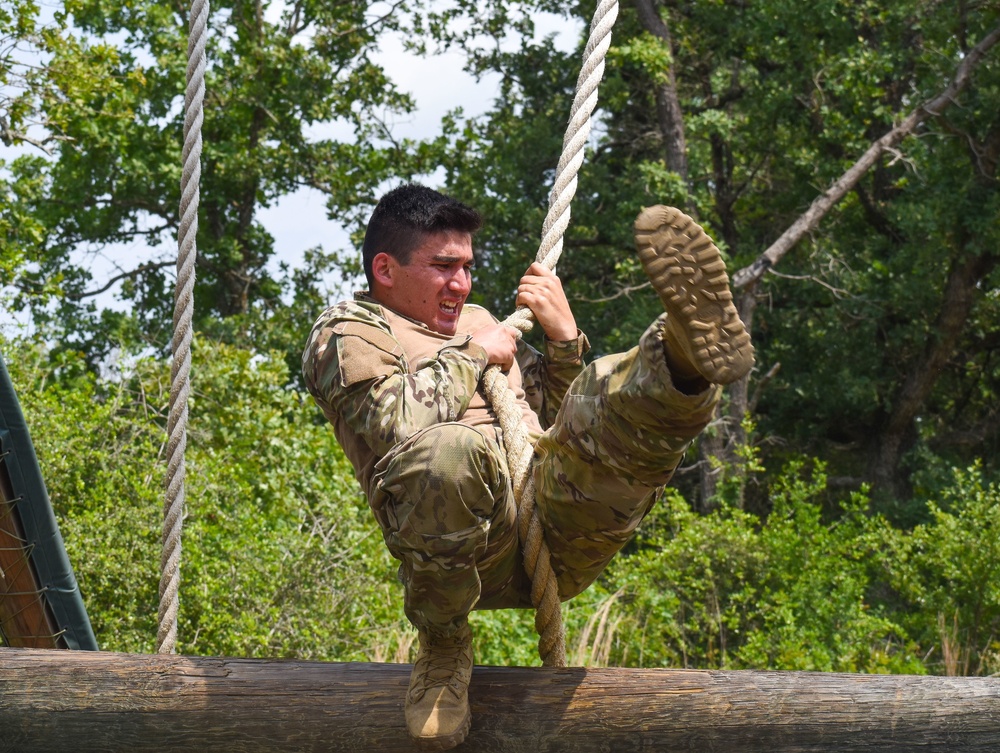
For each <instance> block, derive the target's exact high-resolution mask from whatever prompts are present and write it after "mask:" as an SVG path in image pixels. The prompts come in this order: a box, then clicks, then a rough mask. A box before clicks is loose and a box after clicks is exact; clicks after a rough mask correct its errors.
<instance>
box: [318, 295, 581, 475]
mask: <svg viewBox="0 0 1000 753" xmlns="http://www.w3.org/2000/svg"><path fill="white" fill-rule="evenodd" d="M495 321H496V319H494V318H493V316H492V315H491V314H489V312H487V311H486V310H485V309H483V308H481V307H479V306H474V305H471V304H466V306H465V307H464V308H463V311H462V316H461V319H460V321H459V326H458V334H457V335H456V336H454V337H448V336H446V335H440V334H438V333H435V332H432V331H431V330H429V329H428V328H427V327H426V326H425V325H423V324H421V323H419V322H415V321H413V320H411V319H407V318H406V317H403V316H402V315H400V314H397V313H396V312H393V311H391V310H389V309H386V308H384V307H383V306H381V305H379V304H378V303H377V302H375V301H374V300H372V299H371V298H370V297H368V296H367V295H365V294H356V296H355V300H353V301H343V302H341V303H338V304H336V305H334V306H331V307H330V308H328V309H327V310H326V311H324V312H323V313H322V314H321V315H320V317H319V319H317V320H316V323H315V325H314V326H313V328H312V331H311V332H310V334H309V339H308V342H307V343H306V348H305V351H304V352H303V354H302V373H303V376H304V378H305V383H306V386H307V387H308V389H309V392H310V393H311V394H312V396H313V398H314V399H315V400H316V403H317V405H319V407H320V409H321V410H322V411H323V414H324V415H325V416H326V418H327V420H329V421H330V423H331V424H333V427H334V430H335V432H336V434H337V439H338V440H339V441H340V444H341V445H342V446H343V448H344V452H345V453H346V455H347V457H348V459H349V460H350V461H351V463H352V464H353V465H354V470H355V473H356V475H357V477H358V481H359V482H360V483H361V486H362V488H363V489H364V490H365V491H366V492H367V491H368V485H369V482H370V480H371V476H372V472H373V469H374V466H375V464H376V463H377V462H378V461H379V460H380V459H381V458H382V457H383V456H384V455H385V454H386V453H388V452H389V451H390V450H391V449H392V448H393V447H394V446H396V445H397V444H399V443H400V442H403V441H405V440H406V439H407V438H408V437H409V436H411V435H412V434H414V433H415V432H417V431H420V430H421V429H425V428H427V427H430V426H433V425H434V424H438V423H443V422H448V421H459V422H462V423H468V424H470V425H474V426H482V427H483V428H486V426H487V425H495V423H496V417H495V415H493V412H492V409H491V408H490V407H489V406H488V405H487V403H486V400H485V397H484V395H483V394H482V390H481V386H480V378H481V377H482V375H483V371H484V370H485V368H486V366H487V356H486V351H485V350H483V348H481V347H480V346H479V345H478V344H476V343H474V342H472V340H471V333H472V332H474V331H475V330H477V329H479V328H480V327H483V326H486V325H487V324H490V323H492V322H495ZM588 349H589V344H588V343H587V338H586V336H585V335H583V334H580V335H579V337H577V339H576V340H569V341H566V342H551V341H548V340H546V342H545V351H546V352H545V354H544V355H543V354H541V353H539V352H538V351H537V350H535V349H533V348H531V347H530V346H528V345H527V344H525V343H523V342H521V343H520V344H519V346H518V352H517V363H516V364H515V366H514V367H512V368H511V370H510V372H509V373H508V375H507V376H508V381H509V382H510V384H511V387H512V389H514V392H515V396H516V397H517V398H518V401H519V403H520V404H521V406H522V413H523V414H524V416H525V420H526V422H527V423H528V428H529V432H530V433H531V434H532V435H533V436H535V437H537V435H538V434H540V432H541V430H542V429H543V428H545V427H547V426H548V425H550V424H551V422H552V420H553V419H554V418H555V415H556V413H557V412H558V410H559V406H560V405H561V404H562V400H563V396H564V395H565V394H566V390H567V389H568V388H569V385H570V383H571V382H572V381H573V379H575V378H576V376H577V375H578V374H579V373H580V372H581V371H582V369H583V355H584V353H585V352H586V351H587V350H588Z"/></svg>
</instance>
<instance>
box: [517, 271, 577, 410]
mask: <svg viewBox="0 0 1000 753" xmlns="http://www.w3.org/2000/svg"><path fill="white" fill-rule="evenodd" d="M517 304H518V305H519V306H527V307H528V308H529V309H531V312H532V313H533V314H534V315H535V319H536V320H537V321H538V324H539V325H540V326H541V327H542V329H543V331H544V332H545V352H544V354H543V353H539V352H538V351H536V350H535V349H534V348H531V347H530V346H528V345H526V344H523V343H522V345H521V346H520V347H519V348H518V353H517V362H518V365H519V366H520V367H521V377H522V381H523V384H524V393H525V399H526V400H527V401H528V404H529V405H530V406H531V408H532V410H534V411H535V413H536V414H538V418H539V420H540V421H541V424H542V427H543V428H547V427H549V426H551V425H552V422H553V421H554V420H555V417H556V413H558V412H559V406H561V405H562V401H563V398H564V397H565V396H566V391H567V390H568V389H569V386H570V384H572V382H573V380H574V379H576V377H577V375H578V374H579V373H580V372H581V371H582V370H583V356H584V354H585V353H586V352H587V351H588V350H589V349H590V343H589V342H587V337H586V335H584V334H583V333H582V332H580V330H578V329H577V327H576V319H575V318H574V317H573V312H572V310H571V309H570V306H569V301H568V300H567V299H566V293H565V291H564V290H563V287H562V282H561V281H560V280H559V278H558V277H557V276H556V275H555V273H554V272H552V271H551V270H549V269H548V268H546V267H545V266H544V265H542V264H539V263H538V262H535V263H534V264H532V265H531V266H530V267H528V271H527V272H526V273H525V275H524V276H523V277H522V278H521V281H520V283H519V285H518V288H517Z"/></svg>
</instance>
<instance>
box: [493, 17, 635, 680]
mask: <svg viewBox="0 0 1000 753" xmlns="http://www.w3.org/2000/svg"><path fill="white" fill-rule="evenodd" d="M617 18H618V2H617V0H602V2H601V3H600V4H599V5H598V6H597V10H596V11H595V12H594V19H593V21H592V22H591V25H590V37H589V38H588V40H587V46H586V49H585V50H584V55H583V66H582V68H581V70H580V75H579V76H578V78H577V82H576V94H575V96H574V99H573V107H572V109H571V110H570V119H569V125H568V126H567V128H566V135H565V137H564V138H563V151H562V156H561V157H560V158H559V165H558V167H557V168H556V177H555V181H554V182H553V186H552V190H551V191H550V193H549V210H548V213H547V214H546V216H545V221H544V222H543V224H542V240H541V244H540V245H539V248H538V253H537V254H536V256H535V261H537V262H539V263H541V264H543V265H545V267H546V268H547V269H550V270H554V269H555V266H556V263H557V262H558V261H559V256H560V255H561V254H562V247H563V235H564V234H565V232H566V228H567V227H569V218H570V204H571V203H572V202H573V197H574V196H575V195H576V187H577V175H578V174H579V172H580V167H581V165H582V164H583V150H584V146H585V145H586V143H587V140H588V139H589V138H590V130H591V115H592V113H593V111H594V107H595V106H596V105H597V90H598V86H599V85H600V82H601V79H602V78H603V77H604V60H605V58H606V57H607V53H608V49H609V48H610V46H611V29H612V28H613V27H614V24H615V20H616V19H617ZM532 319H533V317H532V314H531V311H530V310H529V309H528V308H526V307H524V306H521V307H519V308H518V309H517V310H516V311H515V312H514V313H513V314H511V315H510V316H509V317H507V319H506V320H505V321H504V322H503V323H504V324H505V325H507V326H509V327H513V328H514V329H517V330H519V331H520V332H527V331H528V330H530V329H531V327H532V323H533V322H532ZM483 385H484V389H485V392H486V396H487V399H488V400H489V403H490V405H491V406H492V407H493V411H494V412H495V413H496V415H497V419H498V420H499V422H500V428H501V430H502V432H503V440H504V449H505V450H506V452H507V464H508V466H509V468H510V474H511V478H512V480H513V488H514V500H515V502H516V504H517V523H518V535H519V538H520V540H521V547H522V549H523V551H524V568H525V571H526V572H527V573H528V576H529V577H530V578H531V603H532V606H534V607H535V630H536V631H537V632H538V654H539V656H540V657H541V659H542V663H543V664H544V665H545V666H547V667H553V666H554V667H562V666H565V665H566V631H565V629H564V628H563V623H562V611H561V609H560V606H559V604H560V600H559V588H558V584H557V582H556V576H555V572H554V571H553V570H552V564H551V561H550V556H549V548H548V545H547V544H546V543H545V536H544V532H543V530H542V526H541V523H540V522H539V520H538V513H537V511H536V509H535V487H534V481H533V479H532V478H531V467H532V466H531V457H532V453H533V451H534V448H533V446H532V444H531V442H530V441H529V438H528V432H527V430H526V429H525V427H524V424H523V423H522V421H521V412H520V410H519V409H518V407H517V404H516V403H515V402H514V394H513V393H512V392H511V390H510V388H509V386H508V384H507V379H506V378H505V377H504V376H503V374H502V372H501V371H500V369H499V367H497V366H491V367H490V368H489V369H487V371H486V373H485V374H484V376H483Z"/></svg>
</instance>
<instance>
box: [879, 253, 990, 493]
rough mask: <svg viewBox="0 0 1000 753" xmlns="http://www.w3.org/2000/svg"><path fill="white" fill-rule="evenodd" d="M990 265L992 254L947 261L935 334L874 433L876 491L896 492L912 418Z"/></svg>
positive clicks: (949, 350) (948, 353)
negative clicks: (950, 262)
mask: <svg viewBox="0 0 1000 753" xmlns="http://www.w3.org/2000/svg"><path fill="white" fill-rule="evenodd" d="M994 266H996V258H995V257H992V256H964V257H961V258H959V259H956V260H955V261H954V262H953V263H952V265H951V270H950V271H949V273H948V280H947V282H946V283H945V288H944V295H943V297H942V300H941V309H940V311H939V313H938V316H937V320H936V322H935V324H934V335H933V336H932V337H931V338H930V339H929V340H928V342H927V344H926V346H925V347H924V350H923V352H922V353H921V355H920V357H919V358H917V359H916V361H915V363H914V365H913V367H912V368H911V369H910V371H909V374H908V375H907V377H906V381H905V382H903V386H902V387H901V388H900V390H899V393H898V394H897V395H896V397H895V399H894V400H893V401H892V412H891V413H890V414H889V415H888V417H887V418H886V421H885V423H884V424H883V428H882V431H880V432H879V433H878V435H877V436H876V437H875V438H874V447H873V448H872V454H871V458H872V462H871V466H870V468H869V476H870V479H871V481H872V484H873V486H874V487H875V489H877V490H878V491H879V492H881V493H884V494H886V495H888V496H891V497H896V496H899V494H900V493H901V491H902V490H901V489H900V487H899V478H898V472H897V468H898V466H899V459H900V457H901V455H902V453H903V452H904V450H905V449H906V445H907V443H908V441H909V438H910V437H911V435H912V433H913V426H914V420H915V419H916V417H917V414H918V413H919V411H920V409H921V407H923V404H924V401H925V400H927V398H928V396H929V395H930V393H931V390H932V389H933V388H934V385H935V384H936V383H937V380H938V377H939V376H940V375H941V370H942V369H943V368H944V366H945V364H946V363H947V362H948V359H949V358H951V355H952V353H954V351H955V343H956V341H957V340H958V338H959V336H960V335H961V333H962V330H963V329H964V328H965V323H966V321H967V320H968V318H969V314H970V312H971V311H972V306H973V303H974V302H975V296H976V287H977V285H978V283H979V281H980V280H982V279H983V277H985V276H986V275H987V274H988V273H989V272H990V270H992V269H993V267H994Z"/></svg>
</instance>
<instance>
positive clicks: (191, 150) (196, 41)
mask: <svg viewBox="0 0 1000 753" xmlns="http://www.w3.org/2000/svg"><path fill="white" fill-rule="evenodd" d="M207 26H208V0H193V2H192V3H191V17H190V26H189V33H188V66H187V91H186V93H185V96H184V149H183V154H182V161H183V173H182V175H181V203H180V215H181V223H180V232H179V233H178V237H179V241H178V255H177V286H176V288H175V292H174V338H173V342H172V350H173V356H174V359H173V363H172V365H171V368H170V415H169V417H168V419H167V481H166V500H165V502H164V505H163V538H162V546H163V549H162V553H161V555H160V610H159V617H160V627H159V630H158V631H157V635H156V651H157V653H160V654H172V653H173V652H174V648H175V646H176V645H177V611H178V606H179V600H178V591H179V589H180V562H181V524H182V522H183V518H184V450H185V449H186V447H187V421H188V395H189V394H190V391H191V380H190V376H191V320H192V318H193V315H194V262H195V259H196V258H197V255H198V251H197V245H196V242H195V241H196V237H197V235H198V203H199V196H200V194H199V185H200V182H201V124H202V121H203V120H204V103H205V44H206V38H207V34H206V33H205V30H206V27H207Z"/></svg>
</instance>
